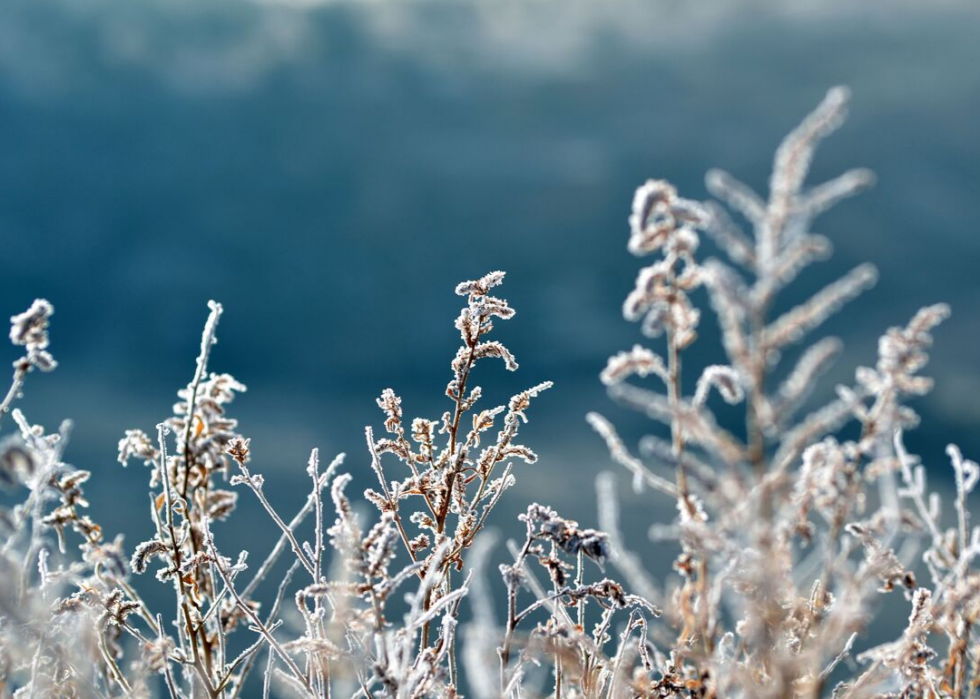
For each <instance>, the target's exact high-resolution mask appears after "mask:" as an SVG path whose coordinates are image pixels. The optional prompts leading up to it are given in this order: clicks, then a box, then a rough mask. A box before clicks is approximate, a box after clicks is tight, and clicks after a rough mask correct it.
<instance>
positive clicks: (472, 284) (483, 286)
mask: <svg viewBox="0 0 980 699" xmlns="http://www.w3.org/2000/svg"><path fill="white" fill-rule="evenodd" d="M505 274H506V272H500V271H497V272H490V273H489V274H485V275H484V276H482V277H481V278H480V279H477V280H475V281H468V282H462V283H460V284H457V285H456V295H457V296H486V295H487V293H488V292H489V291H490V289H492V288H493V287H495V286H499V285H500V284H502V283H503V281H504V275H505Z"/></svg>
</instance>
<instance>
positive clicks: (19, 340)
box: [10, 299, 54, 352]
mask: <svg viewBox="0 0 980 699" xmlns="http://www.w3.org/2000/svg"><path fill="white" fill-rule="evenodd" d="M53 314H54V307H53V306H52V305H51V304H50V303H48V302H47V301H45V300H44V299H36V300H35V301H34V303H32V304H31V307H30V308H28V309H27V310H26V311H24V312H23V313H20V314H18V315H15V316H13V317H12V318H11V319H10V341H11V342H13V343H14V344H15V345H21V346H23V347H26V348H27V350H28V352H33V351H35V350H43V349H46V348H47V346H48V320H49V319H50V318H51V316H52V315H53Z"/></svg>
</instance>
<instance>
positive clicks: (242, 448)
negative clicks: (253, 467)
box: [228, 437, 249, 464]
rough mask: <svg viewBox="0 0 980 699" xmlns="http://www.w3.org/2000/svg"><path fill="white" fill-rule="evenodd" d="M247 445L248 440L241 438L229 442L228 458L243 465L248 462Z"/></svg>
mask: <svg viewBox="0 0 980 699" xmlns="http://www.w3.org/2000/svg"><path fill="white" fill-rule="evenodd" d="M248 443H249V440H247V439H243V438H242V437H236V438H235V439H233V440H231V443H230V444H229V445H228V454H229V456H231V458H233V459H234V460H235V461H237V462H238V463H239V464H244V463H245V462H246V461H248V454H249V451H248Z"/></svg>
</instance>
